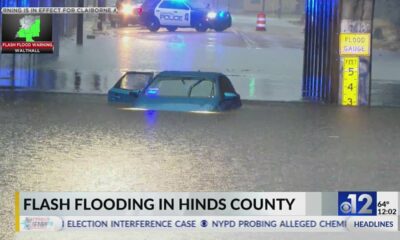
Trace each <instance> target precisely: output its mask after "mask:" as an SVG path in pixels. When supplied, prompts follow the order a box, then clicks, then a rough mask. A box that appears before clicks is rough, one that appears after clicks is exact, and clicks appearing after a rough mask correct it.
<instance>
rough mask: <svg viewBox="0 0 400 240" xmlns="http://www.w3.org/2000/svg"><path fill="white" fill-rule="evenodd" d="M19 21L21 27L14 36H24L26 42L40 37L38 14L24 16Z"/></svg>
mask: <svg viewBox="0 0 400 240" xmlns="http://www.w3.org/2000/svg"><path fill="white" fill-rule="evenodd" d="M19 23H20V26H21V27H20V29H19V31H18V32H17V35H16V38H25V41H26V42H34V39H33V38H35V37H40V16H33V15H28V16H24V17H23V18H21V19H20V20H19Z"/></svg>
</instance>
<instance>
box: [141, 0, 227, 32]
mask: <svg viewBox="0 0 400 240" xmlns="http://www.w3.org/2000/svg"><path fill="white" fill-rule="evenodd" d="M142 10H143V12H142V15H141V23H142V24H143V25H144V26H146V27H147V28H148V29H149V30H150V31H152V32H157V31H158V30H159V29H160V28H161V27H165V28H167V30H168V31H170V32H174V31H176V30H177V29H178V28H195V29H196V30H197V31H198V32H206V31H207V30H208V29H214V30H215V31H217V32H222V31H224V30H226V29H227V28H229V27H231V26H232V17H231V14H230V13H229V12H227V11H214V10H211V9H210V8H209V6H204V5H203V4H201V3H196V2H194V1H189V0H146V1H144V3H143V5H142Z"/></svg>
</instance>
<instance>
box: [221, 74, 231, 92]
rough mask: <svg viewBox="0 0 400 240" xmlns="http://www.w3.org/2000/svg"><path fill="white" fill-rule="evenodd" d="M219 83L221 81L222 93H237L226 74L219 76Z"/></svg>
mask: <svg viewBox="0 0 400 240" xmlns="http://www.w3.org/2000/svg"><path fill="white" fill-rule="evenodd" d="M219 83H220V90H221V93H222V94H224V93H235V89H234V88H233V86H232V84H231V82H230V81H229V79H227V78H226V77H225V76H221V77H220V78H219Z"/></svg>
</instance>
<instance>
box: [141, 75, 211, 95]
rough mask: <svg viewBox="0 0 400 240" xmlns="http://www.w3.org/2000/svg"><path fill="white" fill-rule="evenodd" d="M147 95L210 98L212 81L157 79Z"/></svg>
mask: <svg viewBox="0 0 400 240" xmlns="http://www.w3.org/2000/svg"><path fill="white" fill-rule="evenodd" d="M147 93H151V95H153V94H156V95H157V96H161V97H190V98H212V97H214V93H215V84H214V81H211V80H207V79H200V78H190V77H188V78H186V77H185V78H179V77H177V78H173V77H159V78H157V79H156V80H155V81H154V82H153V83H152V84H151V85H150V87H149V88H148V91H147Z"/></svg>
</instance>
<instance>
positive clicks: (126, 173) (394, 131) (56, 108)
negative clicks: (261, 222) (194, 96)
mask: <svg viewBox="0 0 400 240" xmlns="http://www.w3.org/2000/svg"><path fill="white" fill-rule="evenodd" d="M0 96H1V97H0V132H1V134H0V186H1V189H2V194H1V203H0V206H1V208H0V209H1V210H0V215H1V216H3V217H2V218H1V234H0V239H8V238H7V236H8V237H9V236H10V234H12V230H13V227H14V226H13V225H14V212H13V194H14V192H15V191H130V192H131V191H338V190H357V189H360V190H369V189H370V190H379V191H385V190H388V191H389V190H390V191H399V190H400V178H399V171H400V149H399V148H398V143H399V142H400V121H399V119H400V109H397V108H371V109H368V108H342V107H336V106H328V105H315V104H307V103H268V102H245V103H244V107H243V108H242V109H240V110H238V111H233V112H227V113H221V114H209V115H204V114H189V113H176V112H173V113H172V112H136V111H126V110H122V109H120V107H118V106H111V105H108V104H107V102H106V97H105V96H104V95H85V94H79V95H76V94H44V93H28V92H18V93H14V94H11V93H10V92H4V91H1V92H0ZM39 236H40V235H39ZM72 236H77V235H72ZM28 239H30V238H28ZM39 239H45V238H39ZM57 239H61V238H57ZM70 239H74V238H70ZM92 239H93V238H92Z"/></svg>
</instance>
